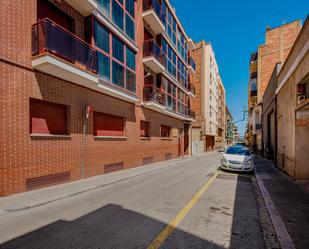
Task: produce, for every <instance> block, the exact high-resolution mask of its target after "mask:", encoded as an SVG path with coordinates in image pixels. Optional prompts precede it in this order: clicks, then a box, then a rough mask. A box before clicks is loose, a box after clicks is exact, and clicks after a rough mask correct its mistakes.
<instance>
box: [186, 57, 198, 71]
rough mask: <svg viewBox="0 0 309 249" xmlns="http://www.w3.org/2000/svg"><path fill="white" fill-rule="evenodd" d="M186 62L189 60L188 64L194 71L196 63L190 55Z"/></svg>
mask: <svg viewBox="0 0 309 249" xmlns="http://www.w3.org/2000/svg"><path fill="white" fill-rule="evenodd" d="M188 62H189V66H191V67H192V68H193V69H194V71H196V64H195V61H194V60H193V58H192V57H191V56H189V58H188Z"/></svg>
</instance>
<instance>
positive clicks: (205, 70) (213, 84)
mask: <svg viewBox="0 0 309 249" xmlns="http://www.w3.org/2000/svg"><path fill="white" fill-rule="evenodd" d="M195 47H196V48H195V49H194V50H192V57H193V59H194V60H195V62H196V74H195V75H193V77H192V83H193V84H194V86H195V88H196V95H195V98H194V99H193V100H192V109H193V110H194V112H195V114H196V121H195V122H194V123H193V125H192V142H193V147H194V148H193V150H194V152H196V153H200V152H203V151H208V150H213V149H215V148H216V147H223V146H224V145H223V144H222V142H223V140H224V136H223V134H224V129H225V118H224V117H222V116H221V115H223V116H224V112H225V108H223V106H225V90H224V86H223V83H222V80H221V78H220V74H219V68H218V65H217V62H216V58H215V53H214V51H213V49H212V46H211V44H210V43H207V42H205V41H201V42H198V43H196V44H195ZM220 94H221V96H220ZM220 108H221V109H220ZM219 109H220V110H219ZM219 111H221V113H219ZM219 118H220V121H221V122H219Z"/></svg>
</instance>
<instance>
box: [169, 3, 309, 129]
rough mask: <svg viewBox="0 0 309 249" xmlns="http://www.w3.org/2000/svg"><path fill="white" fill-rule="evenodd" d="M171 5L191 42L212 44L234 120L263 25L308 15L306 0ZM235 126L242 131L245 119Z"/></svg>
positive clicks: (244, 97)
mask: <svg viewBox="0 0 309 249" xmlns="http://www.w3.org/2000/svg"><path fill="white" fill-rule="evenodd" d="M188 2H189V4H188ZM190 3H192V4H190ZM171 4H172V5H173V6H174V7H175V9H176V14H177V16H178V17H179V19H180V21H181V23H182V25H183V27H184V29H185V30H186V32H187V34H188V35H189V36H190V37H191V38H192V39H193V40H194V41H200V40H202V39H204V40H206V41H210V42H211V43H212V46H213V48H214V50H215V53H216V59H217V62H218V65H219V70H220V74H221V77H222V80H223V83H224V85H225V89H226V92H227V104H228V107H229V109H230V111H231V112H232V115H233V117H234V120H235V121H237V120H241V119H242V117H243V114H242V113H241V111H242V110H243V108H244V106H247V97H248V96H247V83H248V78H249V57H250V54H251V52H254V51H256V49H257V46H258V45H259V44H262V43H264V34H265V30H266V26H267V25H269V26H270V27H277V26H280V25H281V24H282V22H284V21H285V22H290V21H293V20H296V19H301V20H302V23H303V22H304V21H305V19H306V16H307V14H309V0H259V1H249V0H236V1H229V0H221V1H220V0H216V1H207V0H190V1H186V0H171ZM237 125H238V128H239V130H240V133H241V134H243V133H244V131H245V126H246V122H239V123H237Z"/></svg>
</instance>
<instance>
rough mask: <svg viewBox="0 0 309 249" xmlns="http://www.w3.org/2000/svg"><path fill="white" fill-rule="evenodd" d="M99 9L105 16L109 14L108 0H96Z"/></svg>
mask: <svg viewBox="0 0 309 249" xmlns="http://www.w3.org/2000/svg"><path fill="white" fill-rule="evenodd" d="M97 1H98V5H99V10H100V11H101V12H102V13H103V14H104V15H105V16H106V17H109V16H110V0H97Z"/></svg>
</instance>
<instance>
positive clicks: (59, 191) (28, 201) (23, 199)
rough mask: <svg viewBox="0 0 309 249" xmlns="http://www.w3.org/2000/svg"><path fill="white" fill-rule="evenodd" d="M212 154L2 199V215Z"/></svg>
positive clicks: (151, 165)
mask: <svg viewBox="0 0 309 249" xmlns="http://www.w3.org/2000/svg"><path fill="white" fill-rule="evenodd" d="M209 154H211V153H204V154H201V155H198V156H194V157H189V156H186V157H180V158H177V159H172V160H168V161H161V162H157V163H153V164H149V165H145V166H140V167H136V168H131V169H126V170H122V171H117V172H114V173H109V174H104V175H99V176H94V177H90V178H85V179H82V180H79V181H74V182H69V183H64V184H59V185H55V186H51V187H46V188H42V189H37V190H32V191H28V192H24V193H19V194H14V195H11V196H7V197H2V198H0V215H1V214H4V213H5V212H17V211H21V210H25V209H29V208H33V207H38V206H41V205H44V204H47V203H51V202H54V201H57V200H62V199H65V198H68V197H71V196H74V195H77V194H80V193H84V192H87V191H91V190H94V189H98V188H102V187H104V186H108V185H111V184H113V183H117V182H120V181H124V180H126V179H130V178H133V177H137V176H140V175H144V174H148V173H151V172H154V171H159V170H161V169H163V168H165V167H167V166H172V165H176V164H180V163H184V162H186V163H188V162H190V161H192V160H193V159H194V158H196V157H203V156H206V155H209Z"/></svg>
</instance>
